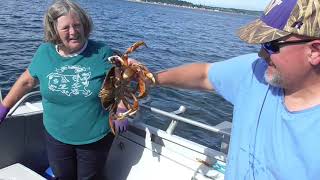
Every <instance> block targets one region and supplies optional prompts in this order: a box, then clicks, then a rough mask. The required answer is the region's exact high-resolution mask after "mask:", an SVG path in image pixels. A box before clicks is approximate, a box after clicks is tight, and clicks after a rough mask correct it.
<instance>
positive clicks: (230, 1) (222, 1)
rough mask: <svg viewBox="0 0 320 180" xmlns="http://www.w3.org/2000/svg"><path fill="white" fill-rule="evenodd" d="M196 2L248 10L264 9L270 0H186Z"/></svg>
mask: <svg viewBox="0 0 320 180" xmlns="http://www.w3.org/2000/svg"><path fill="white" fill-rule="evenodd" d="M184 1H188V2H191V3H194V4H202V5H208V6H216V7H226V8H238V9H247V10H259V11H262V10H264V8H265V6H267V4H268V3H269V2H270V0H184Z"/></svg>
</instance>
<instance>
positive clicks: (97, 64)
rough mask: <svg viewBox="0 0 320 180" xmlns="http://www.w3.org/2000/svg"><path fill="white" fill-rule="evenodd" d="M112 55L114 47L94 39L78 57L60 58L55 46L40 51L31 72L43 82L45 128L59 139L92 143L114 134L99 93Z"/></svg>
mask: <svg viewBox="0 0 320 180" xmlns="http://www.w3.org/2000/svg"><path fill="white" fill-rule="evenodd" d="M111 55H112V50H111V49H110V48H108V47H107V46H105V45H104V44H102V43H98V42H95V41H92V40H89V41H88V44H87V47H86V48H85V50H84V51H83V52H82V53H80V54H79V55H77V56H74V57H62V56H60V55H59V54H58V53H57V51H56V49H55V45H54V44H51V43H43V44H42V45H41V46H40V47H39V48H38V50H37V52H36V53H35V55H34V57H33V59H32V62H31V64H30V66H29V72H30V74H31V76H33V77H35V78H37V79H38V80H39V82H40V92H41V95H42V104H43V122H44V126H45V128H46V130H47V131H48V133H49V134H50V135H52V136H53V137H54V138H56V139H57V140H59V141H61V142H64V143H67V144H74V145H77V144H88V143H92V142H95V141H97V140H99V139H101V138H103V137H104V136H105V135H106V134H107V133H108V132H109V131H110V127H109V124H108V112H106V111H105V110H104V109H103V107H102V105H101V102H100V98H99V96H98V94H99V91H100V88H101V86H102V83H103V80H104V77H105V75H106V72H108V71H109V70H110V68H111V67H112V65H111V64H110V63H109V62H108V60H107V58H108V57H109V56H111Z"/></svg>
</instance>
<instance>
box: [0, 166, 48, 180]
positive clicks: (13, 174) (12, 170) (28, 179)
mask: <svg viewBox="0 0 320 180" xmlns="http://www.w3.org/2000/svg"><path fill="white" fill-rule="evenodd" d="M0 179H5V180H9V179H14V180H46V179H45V178H44V177H42V176H40V175H39V174H37V173H36V172H34V171H32V170H31V169H29V168H27V167H25V166H24V165H22V164H20V163H15V164H13V165H10V166H8V167H5V168H2V169H0Z"/></svg>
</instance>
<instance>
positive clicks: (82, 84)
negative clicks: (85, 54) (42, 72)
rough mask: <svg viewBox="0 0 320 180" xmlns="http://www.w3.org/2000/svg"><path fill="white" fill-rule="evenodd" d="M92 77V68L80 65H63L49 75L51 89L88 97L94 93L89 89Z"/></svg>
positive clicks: (70, 94) (68, 94)
mask: <svg viewBox="0 0 320 180" xmlns="http://www.w3.org/2000/svg"><path fill="white" fill-rule="evenodd" d="M90 77H91V72H90V68H85V67H81V66H79V65H74V66H69V65H66V66H62V67H61V68H60V69H56V70H55V72H52V73H50V74H49V75H48V76H47V78H48V88H49V90H51V91H57V92H61V93H63V94H65V95H67V96H76V95H84V96H85V97H88V96H90V95H91V94H92V92H91V91H90V90H88V89H87V88H88V86H89V79H90Z"/></svg>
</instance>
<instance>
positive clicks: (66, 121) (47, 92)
mask: <svg viewBox="0 0 320 180" xmlns="http://www.w3.org/2000/svg"><path fill="white" fill-rule="evenodd" d="M91 29H92V22H91V19H90V17H89V16H88V15H87V14H86V12H85V11H84V10H83V9H82V8H81V7H79V6H78V5H77V4H76V3H74V2H72V1H70V0H59V1H56V2H55V3H54V4H53V5H52V6H50V7H49V9H48V11H47V13H46V15H45V17H44V31H45V40H46V42H45V43H43V44H41V45H40V47H39V48H38V50H37V51H36V53H35V55H34V57H33V59H32V62H31V64H30V66H29V67H28V69H26V71H25V72H24V73H23V74H22V75H21V76H20V78H19V79H18V80H17V81H16V83H15V84H14V85H13V87H12V89H11V90H10V92H9V93H8V95H7V96H6V98H5V99H4V100H3V102H2V104H0V119H1V121H3V119H4V118H5V116H6V114H7V112H8V111H9V109H10V107H12V106H13V105H14V104H15V103H16V102H17V101H18V100H19V99H20V98H21V97H22V96H23V95H25V94H26V93H27V92H28V91H30V90H31V89H32V88H33V87H34V86H35V85H36V84H38V83H39V84H40V91H41V95H42V103H43V123H44V127H45V130H46V140H47V151H48V159H49V164H50V166H51V168H52V170H53V173H54V175H55V176H56V177H57V178H58V179H59V180H73V179H100V178H99V175H100V173H101V172H102V169H103V166H104V164H105V160H106V156H107V153H108V151H109V148H110V146H111V143H112V141H113V135H112V134H111V133H110V127H109V125H108V112H106V111H105V110H104V109H103V108H102V105H101V103H100V99H99V97H98V93H99V91H100V88H101V86H102V83H103V80H104V77H105V75H106V72H107V71H108V70H109V69H110V68H111V64H109V63H108V62H107V60H106V59H107V58H108V57H109V56H111V55H112V53H113V52H112V50H111V49H110V48H109V47H107V46H105V45H104V44H102V43H98V42H95V41H92V40H89V39H88V38H89V35H90V32H91ZM119 111H124V109H123V108H119ZM1 121H0V122H1ZM115 126H116V127H115V129H118V130H119V131H120V130H124V129H126V126H127V121H121V122H117V123H115Z"/></svg>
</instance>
